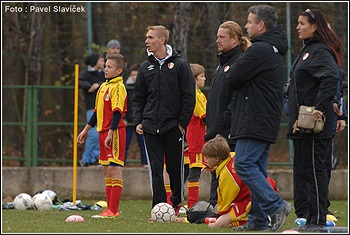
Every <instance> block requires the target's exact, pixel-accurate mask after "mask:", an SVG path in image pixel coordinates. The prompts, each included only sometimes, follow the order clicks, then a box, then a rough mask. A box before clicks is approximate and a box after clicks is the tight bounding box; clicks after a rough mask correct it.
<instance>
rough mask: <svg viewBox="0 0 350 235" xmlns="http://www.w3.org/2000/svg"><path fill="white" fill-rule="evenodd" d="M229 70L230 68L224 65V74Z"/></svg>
mask: <svg viewBox="0 0 350 235" xmlns="http://www.w3.org/2000/svg"><path fill="white" fill-rule="evenodd" d="M229 69H230V66H228V65H226V66H225V68H224V72H225V73H226V72H227V71H228V70H229Z"/></svg>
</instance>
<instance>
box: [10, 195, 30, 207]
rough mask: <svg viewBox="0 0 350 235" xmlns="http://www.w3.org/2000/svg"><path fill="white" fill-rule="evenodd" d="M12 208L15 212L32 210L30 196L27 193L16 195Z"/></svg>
mask: <svg viewBox="0 0 350 235" xmlns="http://www.w3.org/2000/svg"><path fill="white" fill-rule="evenodd" d="M13 206H14V207H15V209H16V210H30V209H32V196H30V195H29V194H28V193H20V194H18V195H17V196H16V197H15V199H14V201H13Z"/></svg>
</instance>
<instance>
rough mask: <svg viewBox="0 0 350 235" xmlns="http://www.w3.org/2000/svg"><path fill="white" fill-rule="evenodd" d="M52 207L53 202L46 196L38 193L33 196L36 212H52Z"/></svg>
mask: <svg viewBox="0 0 350 235" xmlns="http://www.w3.org/2000/svg"><path fill="white" fill-rule="evenodd" d="M51 207H52V200H51V198H50V197H49V196H47V195H46V194H42V193H38V194H35V195H34V196H33V208H34V210H50V209H51Z"/></svg>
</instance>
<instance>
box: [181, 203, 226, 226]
mask: <svg viewBox="0 0 350 235" xmlns="http://www.w3.org/2000/svg"><path fill="white" fill-rule="evenodd" d="M186 214H187V220H188V222H190V223H194V224H203V223H204V220H205V218H206V217H215V218H217V217H219V214H218V212H217V208H216V207H214V206H213V205H212V204H210V202H207V201H199V202H196V203H195V204H194V205H193V206H192V207H191V208H190V209H189V210H187V212H186Z"/></svg>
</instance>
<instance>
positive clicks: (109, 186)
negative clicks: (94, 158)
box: [105, 178, 112, 209]
mask: <svg viewBox="0 0 350 235" xmlns="http://www.w3.org/2000/svg"><path fill="white" fill-rule="evenodd" d="M105 184H106V202H107V208H108V209H109V207H110V195H111V189H112V178H105Z"/></svg>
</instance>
